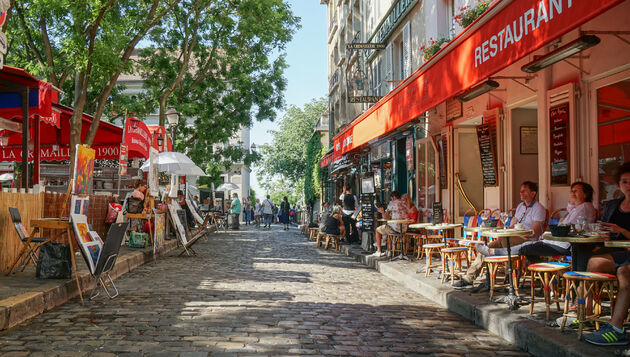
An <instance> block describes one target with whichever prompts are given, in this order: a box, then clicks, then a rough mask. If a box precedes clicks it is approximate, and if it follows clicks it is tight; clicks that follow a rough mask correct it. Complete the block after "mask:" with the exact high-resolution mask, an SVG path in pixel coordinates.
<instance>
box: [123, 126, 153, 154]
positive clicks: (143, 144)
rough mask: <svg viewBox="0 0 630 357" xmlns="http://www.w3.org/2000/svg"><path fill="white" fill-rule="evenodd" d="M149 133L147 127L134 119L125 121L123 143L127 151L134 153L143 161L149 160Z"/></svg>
mask: <svg viewBox="0 0 630 357" xmlns="http://www.w3.org/2000/svg"><path fill="white" fill-rule="evenodd" d="M151 139H152V138H151V132H150V131H149V128H147V125H146V124H145V123H144V122H142V121H140V120H136V119H131V118H129V119H127V123H126V124H125V142H124V144H125V145H127V146H128V148H129V151H130V152H131V151H135V152H137V153H139V154H140V156H142V157H144V158H145V159H148V158H149V148H150V147H151V141H152V140H151Z"/></svg>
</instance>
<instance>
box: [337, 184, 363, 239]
mask: <svg viewBox="0 0 630 357" xmlns="http://www.w3.org/2000/svg"><path fill="white" fill-rule="evenodd" d="M339 199H340V200H341V202H342V203H343V211H342V212H343V216H342V218H343V226H344V228H345V231H346V242H347V243H348V244H353V243H355V242H357V243H358V241H359V235H358V234H357V230H356V223H357V221H356V220H355V219H354V218H352V215H353V214H354V212H355V211H356V210H357V207H358V206H359V203H358V201H357V196H355V195H353V194H352V187H351V186H350V185H349V184H346V186H345V189H344V192H343V194H341V196H339Z"/></svg>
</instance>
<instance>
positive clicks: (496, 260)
mask: <svg viewBox="0 0 630 357" xmlns="http://www.w3.org/2000/svg"><path fill="white" fill-rule="evenodd" d="M519 260H520V257H519V256H518V255H513V256H512V261H513V262H518V261H519ZM484 262H485V263H486V264H487V267H488V275H489V276H490V300H492V298H493V297H494V290H495V289H499V288H507V287H509V286H510V285H509V282H508V283H503V284H497V283H496V279H497V271H498V270H499V268H500V267H503V268H504V271H505V272H506V273H507V269H505V267H507V263H508V256H507V255H493V256H489V257H486V258H485V260H484ZM518 271H519V267H513V268H512V283H513V284H514V292H515V293H516V295H517V296H520V295H519V293H518V281H519V280H518V277H517V275H518ZM508 281H509V279H508Z"/></svg>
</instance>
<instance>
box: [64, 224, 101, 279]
mask: <svg viewBox="0 0 630 357" xmlns="http://www.w3.org/2000/svg"><path fill="white" fill-rule="evenodd" d="M70 220H71V221H72V229H73V230H74V235H75V237H76V239H77V243H78V245H79V247H80V248H81V253H82V254H83V258H85V263H86V264H87V266H88V268H89V269H90V272H91V273H92V274H94V271H95V269H96V263H97V262H98V256H99V255H100V254H101V249H102V248H103V240H102V239H101V238H100V236H99V235H98V233H96V232H94V231H90V228H89V226H88V222H87V216H85V215H82V214H71V215H70Z"/></svg>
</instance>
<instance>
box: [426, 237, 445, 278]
mask: <svg viewBox="0 0 630 357" xmlns="http://www.w3.org/2000/svg"><path fill="white" fill-rule="evenodd" d="M422 248H423V249H424V259H425V262H426V271H425V274H424V276H429V274H431V266H432V262H433V254H436V253H438V252H439V251H440V249H442V248H444V243H428V244H427V243H425V244H424V245H423V246H422Z"/></svg>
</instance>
